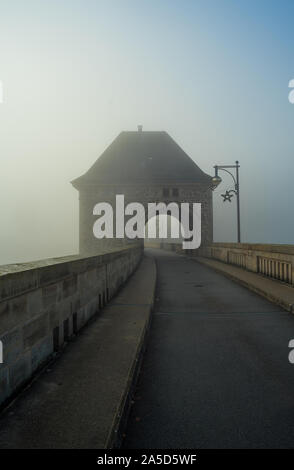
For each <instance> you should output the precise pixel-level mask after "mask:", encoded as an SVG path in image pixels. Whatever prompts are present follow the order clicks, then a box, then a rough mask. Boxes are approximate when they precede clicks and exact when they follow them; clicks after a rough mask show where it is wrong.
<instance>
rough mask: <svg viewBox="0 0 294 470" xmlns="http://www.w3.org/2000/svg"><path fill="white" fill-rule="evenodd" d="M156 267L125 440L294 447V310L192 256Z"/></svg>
mask: <svg viewBox="0 0 294 470" xmlns="http://www.w3.org/2000/svg"><path fill="white" fill-rule="evenodd" d="M149 253H151V254H152V255H154V256H155V257H156V261H157V269H158V285H157V296H156V297H157V299H156V304H155V311H154V315H153V320H152V325H151V331H150V337H149V341H148V346H147V351H146V354H145V358H144V362H143V366H142V371H141V374H140V377H139V381H138V386H137V390H136V394H135V402H134V405H133V407H132V410H131V414H130V418H129V422H128V426H127V429H126V437H125V439H124V444H123V447H124V448H145V449H146V448H147V449H148V448H154V449H168V448H189V449H202V448H229V449H230V448H294V364H290V362H289V360H288V354H289V347H288V344H289V340H290V339H292V338H294V316H293V315H291V314H289V313H287V312H285V311H283V310H282V309H280V308H279V307H277V306H276V305H273V304H271V303H270V302H268V301H267V300H265V299H263V298H262V297H259V296H258V295H256V294H254V293H253V292H250V291H249V290H247V289H246V288H244V287H242V286H240V285H238V284H237V283H234V282H233V281H231V280H229V279H228V278H226V277H224V276H222V275H221V274H218V273H216V272H214V271H213V270H211V269H209V268H207V267H205V266H203V265H200V264H198V263H196V262H195V261H193V260H190V259H187V258H185V257H183V256H179V255H175V254H172V253H165V252H162V251H159V250H149Z"/></svg>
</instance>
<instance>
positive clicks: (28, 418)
mask: <svg viewBox="0 0 294 470" xmlns="http://www.w3.org/2000/svg"><path fill="white" fill-rule="evenodd" d="M155 284H156V267H155V262H154V260H153V259H152V258H149V257H144V258H143V260H142V262H141V264H140V266H139V267H138V269H137V271H136V272H135V273H134V274H133V275H132V277H131V278H130V280H129V281H128V282H127V284H126V285H125V287H124V288H123V289H122V290H121V291H120V293H119V294H118V295H117V296H116V297H115V298H114V299H113V300H112V301H111V302H110V303H109V304H108V305H107V306H106V307H105V308H104V309H103V310H102V311H101V312H100V313H99V316H97V317H96V318H95V319H94V320H93V321H92V322H91V323H90V324H89V325H88V326H87V327H85V328H84V329H83V330H82V331H81V333H80V334H79V335H78V336H77V337H76V338H75V339H74V340H73V341H72V342H70V343H69V344H68V345H67V347H66V348H65V351H64V352H63V354H62V355H61V356H60V357H59V358H58V359H57V360H56V362H55V363H54V364H52V366H49V367H48V368H47V369H46V371H44V372H43V373H42V374H41V375H40V376H39V377H38V378H37V379H36V380H35V381H34V382H33V383H32V384H31V386H30V387H28V388H27V389H26V390H25V391H24V392H23V393H22V394H21V395H20V396H19V397H18V398H17V399H16V400H15V401H14V402H13V403H12V405H11V406H9V407H8V408H7V409H6V410H5V411H4V412H3V413H2V415H1V416H0V448H1V449H5V448H8V449H17V448H27V449H38V448H42V449H48V448H49V449H57V448H69V449H89V448H95V449H104V448H112V447H115V446H117V445H118V444H119V440H120V437H119V434H120V428H121V424H122V422H123V421H124V420H125V418H126V414H127V412H128V407H129V403H130V396H131V391H132V387H134V382H135V379H136V375H137V374H138V370H139V364H140V360H141V357H142V351H143V349H144V345H145V339H146V334H147V332H148V326H149V323H150V318H151V311H152V306H153V301H154V295H155Z"/></svg>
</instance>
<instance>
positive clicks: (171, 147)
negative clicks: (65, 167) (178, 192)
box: [72, 131, 211, 189]
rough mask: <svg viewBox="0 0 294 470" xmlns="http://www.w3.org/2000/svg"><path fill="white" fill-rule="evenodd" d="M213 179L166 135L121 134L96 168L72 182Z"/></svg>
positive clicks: (163, 181) (93, 166)
mask: <svg viewBox="0 0 294 470" xmlns="http://www.w3.org/2000/svg"><path fill="white" fill-rule="evenodd" d="M210 179H211V177H210V176H208V175H207V174H206V173H204V172H203V171H202V170H201V169H200V168H199V167H198V166H197V165H196V163H194V162H193V160H191V158H190V157H189V156H188V155H187V154H186V153H185V152H184V151H183V150H182V149H181V148H180V147H179V146H178V144H177V143H176V142H175V141H174V140H173V139H172V138H171V137H170V136H169V135H168V134H167V133H166V132H145V131H142V132H140V131H137V132H121V133H120V134H119V135H118V137H117V138H116V139H115V140H114V141H113V142H112V144H110V145H109V147H108V148H107V149H106V150H105V151H104V152H103V153H102V155H101V156H100V157H99V158H98V160H97V161H96V162H95V163H94V165H92V167H91V168H90V169H89V170H88V171H87V172H86V173H85V174H84V175H82V176H80V177H79V178H77V179H75V180H74V181H72V184H73V186H74V187H75V188H77V189H79V188H80V187H82V186H84V185H86V184H91V183H92V184H93V183H94V184H95V183H105V184H108V183H113V184H116V183H118V184H120V183H125V184H127V183H140V182H144V183H150V184H151V183H178V184H180V183H196V182H201V183H207V184H209V182H210Z"/></svg>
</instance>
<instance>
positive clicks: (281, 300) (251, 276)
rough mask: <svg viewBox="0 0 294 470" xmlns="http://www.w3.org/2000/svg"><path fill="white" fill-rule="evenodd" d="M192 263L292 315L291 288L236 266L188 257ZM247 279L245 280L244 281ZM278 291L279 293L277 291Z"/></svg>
mask: <svg viewBox="0 0 294 470" xmlns="http://www.w3.org/2000/svg"><path fill="white" fill-rule="evenodd" d="M189 258H190V259H192V260H193V261H196V262H197V263H200V264H202V265H204V266H207V267H208V268H211V269H213V270H214V271H217V272H219V273H220V274H223V275H224V276H226V277H228V278H229V279H231V280H233V281H235V282H238V283H239V284H241V285H243V286H244V287H246V288H247V289H249V290H251V291H253V292H255V293H256V294H259V295H261V296H262V297H265V298H266V299H268V300H270V301H271V302H273V303H275V304H277V305H279V306H280V307H282V308H284V309H285V310H287V311H288V312H290V313H293V306H294V289H293V287H291V286H287V285H285V284H282V283H279V282H278V281H276V280H275V281H273V280H271V279H268V278H265V277H263V276H261V275H260V274H256V273H254V272H248V271H245V270H244V269H241V268H238V267H237V266H231V265H227V264H224V263H221V262H220V261H216V260H210V259H206V258H200V257H197V258H196V257H195V258H192V257H189ZM246 278H247V279H246ZM278 290H279V293H277V291H278Z"/></svg>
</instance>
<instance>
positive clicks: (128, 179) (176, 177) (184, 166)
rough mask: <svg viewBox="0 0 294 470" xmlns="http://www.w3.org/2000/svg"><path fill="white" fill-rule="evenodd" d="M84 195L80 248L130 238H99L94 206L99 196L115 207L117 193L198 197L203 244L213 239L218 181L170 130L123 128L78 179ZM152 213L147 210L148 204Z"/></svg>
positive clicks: (129, 197) (89, 250)
mask: <svg viewBox="0 0 294 470" xmlns="http://www.w3.org/2000/svg"><path fill="white" fill-rule="evenodd" d="M72 185H73V186H74V187H75V188H76V189H77V190H78V191H79V195H80V253H81V254H89V255H91V254H94V253H97V252H102V251H108V250H110V249H114V248H118V247H120V246H122V245H124V244H126V243H128V242H129V241H128V240H126V239H115V238H114V239H103V240H97V239H96V238H95V237H94V235H93V224H94V222H95V220H96V219H97V216H94V215H93V208H94V206H95V205H96V204H97V203H98V202H109V203H111V204H112V206H113V207H115V197H116V195H117V194H124V196H125V204H127V203H129V202H140V203H141V204H143V205H144V206H145V207H146V208H147V204H148V202H165V203H166V204H167V203H169V202H172V201H174V202H178V203H181V202H189V203H193V202H198V203H201V204H202V206H201V209H202V220H201V224H202V234H201V237H202V245H203V244H209V243H211V242H212V225H213V224H212V184H211V177H210V176H209V175H207V174H206V173H204V172H203V171H202V170H201V169H200V168H199V167H198V166H197V165H196V164H195V163H194V162H193V160H191V158H190V157H189V156H188V155H187V154H186V153H185V152H184V151H183V150H182V149H181V148H180V147H179V146H178V145H177V143H176V142H175V141H174V140H173V139H172V138H171V137H170V136H169V135H168V134H167V133H166V132H145V131H143V130H142V127H141V126H139V127H138V131H135V132H121V133H120V134H119V135H118V137H117V138H116V139H115V140H114V141H113V142H112V144H110V146H109V147H108V148H107V149H106V150H105V151H104V152H103V153H102V155H101V156H100V157H99V158H98V160H97V161H96V162H95V163H94V165H93V166H92V167H91V168H90V169H89V170H88V171H87V172H86V173H85V174H84V175H82V176H80V177H79V178H77V179H75V180H74V181H72ZM146 213H147V210H146Z"/></svg>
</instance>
